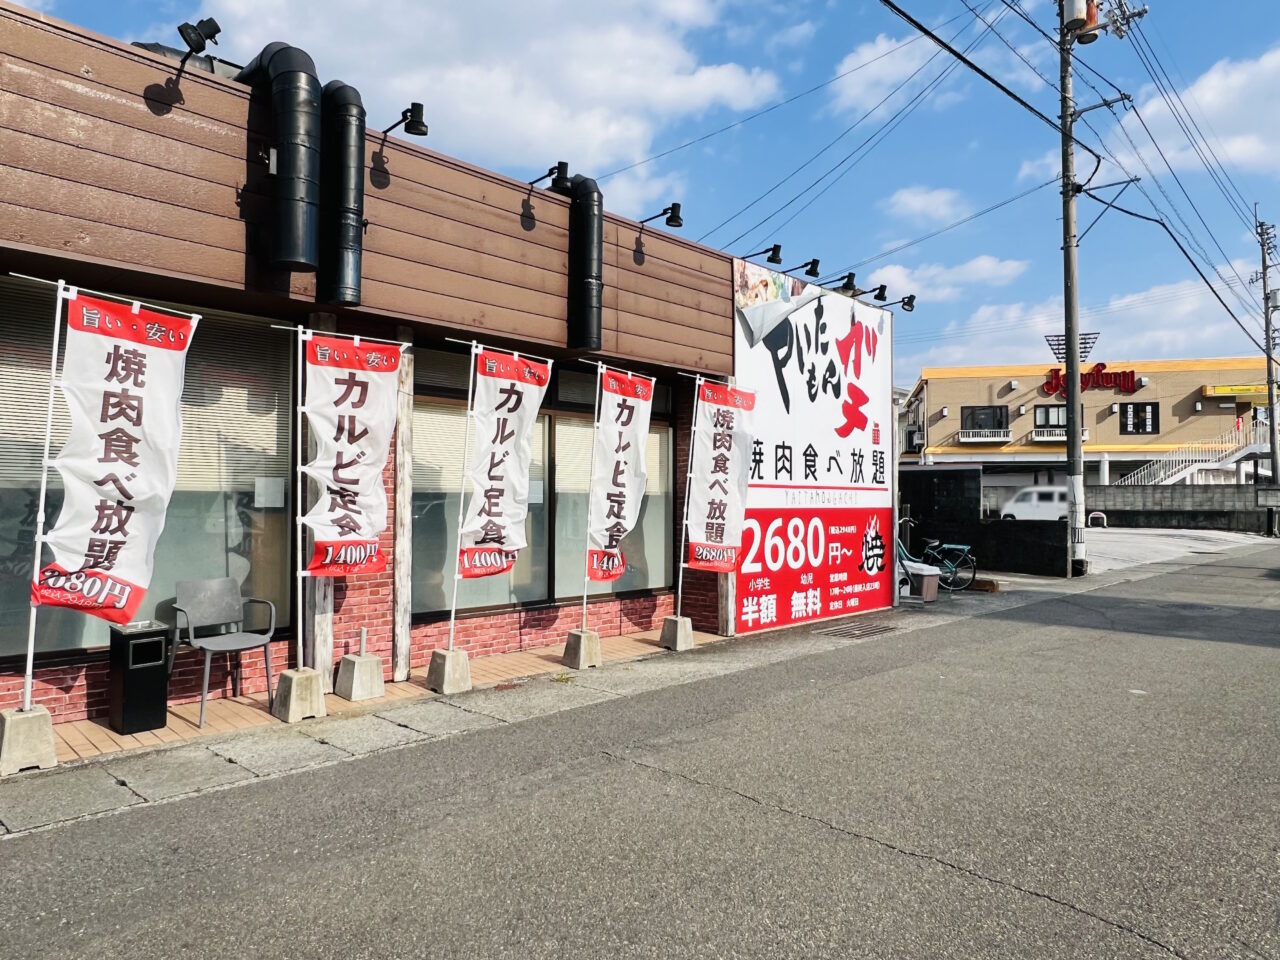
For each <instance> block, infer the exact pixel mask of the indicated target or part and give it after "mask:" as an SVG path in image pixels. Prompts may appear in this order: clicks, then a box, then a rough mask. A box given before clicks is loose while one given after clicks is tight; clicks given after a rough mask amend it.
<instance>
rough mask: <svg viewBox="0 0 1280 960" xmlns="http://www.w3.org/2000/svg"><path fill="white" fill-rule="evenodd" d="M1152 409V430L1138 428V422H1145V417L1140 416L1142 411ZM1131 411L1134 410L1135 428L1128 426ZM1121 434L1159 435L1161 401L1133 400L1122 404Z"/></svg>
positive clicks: (1124, 435)
mask: <svg viewBox="0 0 1280 960" xmlns="http://www.w3.org/2000/svg"><path fill="white" fill-rule="evenodd" d="M1148 409H1149V410H1150V411H1151V426H1152V429H1150V430H1142V429H1138V424H1139V423H1140V422H1144V421H1145V418H1144V417H1142V416H1140V411H1144V410H1148ZM1129 411H1132V412H1133V422H1134V427H1135V428H1134V429H1132V430H1130V429H1127V428H1126V423H1127V420H1128V416H1129ZM1119 417H1120V436H1122V437H1158V436H1159V435H1160V401H1158V400H1144V401H1141V402H1131V403H1122V404H1120V413H1119Z"/></svg>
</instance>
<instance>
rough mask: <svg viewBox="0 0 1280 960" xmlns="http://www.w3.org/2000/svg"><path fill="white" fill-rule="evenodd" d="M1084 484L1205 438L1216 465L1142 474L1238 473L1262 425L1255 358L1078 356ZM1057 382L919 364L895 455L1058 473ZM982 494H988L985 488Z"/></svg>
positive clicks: (1050, 370)
mask: <svg viewBox="0 0 1280 960" xmlns="http://www.w3.org/2000/svg"><path fill="white" fill-rule="evenodd" d="M1081 368H1082V373H1081V387H1082V391H1081V401H1082V406H1083V408H1084V420H1083V426H1084V431H1085V443H1084V454H1085V473H1086V477H1085V480H1086V483H1091V484H1097V483H1100V484H1108V483H1113V482H1116V481H1118V480H1121V479H1122V478H1124V477H1126V476H1128V475H1130V474H1133V473H1134V472H1135V471H1138V470H1141V469H1142V468H1143V467H1144V466H1146V465H1147V464H1150V463H1152V462H1153V461H1161V462H1163V461H1167V460H1168V459H1170V455H1174V456H1176V455H1177V454H1178V453H1179V452H1180V451H1182V450H1183V449H1185V448H1187V447H1188V445H1197V444H1203V442H1205V441H1210V442H1211V443H1212V444H1216V445H1217V448H1218V449H1221V450H1222V451H1223V455H1222V456H1221V457H1220V458H1218V460H1217V462H1216V463H1215V464H1212V465H1209V466H1208V467H1206V468H1202V469H1199V470H1193V471H1191V472H1190V473H1187V474H1186V475H1185V476H1177V477H1176V478H1175V477H1174V475H1173V473H1171V472H1170V471H1168V470H1154V469H1153V470H1148V471H1147V472H1146V473H1145V474H1143V475H1142V476H1144V477H1146V476H1150V477H1151V478H1152V479H1151V480H1150V481H1149V482H1175V480H1176V482H1197V481H1220V480H1230V481H1232V482H1234V481H1236V480H1244V479H1246V476H1249V477H1251V476H1252V471H1251V469H1250V467H1249V466H1248V465H1249V464H1250V463H1256V461H1257V457H1258V454H1259V453H1260V452H1261V450H1260V442H1261V443H1265V436H1262V434H1264V433H1265V429H1263V428H1261V427H1260V426H1255V422H1258V423H1260V420H1259V418H1258V417H1256V416H1255V408H1259V407H1260V408H1261V410H1260V412H1261V414H1262V416H1261V420H1265V417H1266V412H1265V411H1266V361H1265V360H1264V359H1263V358H1262V357H1256V358H1255V357H1226V358H1220V359H1206V360H1140V361H1123V362H1113V361H1105V362H1097V363H1084V364H1082V365H1081ZM1065 393H1066V383H1065V380H1064V379H1063V371H1062V367H1061V366H1051V365H1040V364H1026V365H1019V366H991V367H926V368H925V369H924V370H922V371H921V374H920V380H919V382H918V383H917V384H916V386H915V389H914V390H912V391H911V393H910V395H909V396H908V398H907V400H906V413H905V417H904V418H903V419H904V420H905V426H904V428H903V433H904V436H903V438H902V449H903V454H902V463H903V464H904V465H912V464H947V463H951V464H955V463H964V464H974V465H980V466H981V467H982V468H983V475H984V487H991V488H1016V487H1019V486H1030V485H1032V484H1037V483H1063V482H1065V468H1066V412H1067V408H1066V398H1065ZM988 499H989V500H994V499H996V498H995V497H989V498H988Z"/></svg>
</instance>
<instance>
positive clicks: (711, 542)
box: [686, 380, 756, 573]
mask: <svg viewBox="0 0 1280 960" xmlns="http://www.w3.org/2000/svg"><path fill="white" fill-rule="evenodd" d="M755 406H756V395H755V394H754V393H752V392H751V391H750V390H737V389H735V388H733V387H730V386H726V385H725V384H723V383H709V382H707V381H705V380H701V381H699V382H698V399H697V407H696V409H695V411H694V415H693V422H694V437H693V463H692V465H691V466H690V468H689V470H690V476H689V507H688V517H687V524H688V526H687V530H686V532H687V536H688V542H689V547H688V556H687V558H686V559H687V563H688V565H689V568H690V569H691V570H710V571H713V572H715V573H733V572H734V571H736V570H737V569H738V560H739V556H740V553H741V546H742V522H743V516H744V513H745V511H746V507H747V467H748V460H749V458H750V456H751V446H752V441H753V440H754V439H755V434H754V433H753V432H752V423H751V421H752V416H753V412H754V411H755Z"/></svg>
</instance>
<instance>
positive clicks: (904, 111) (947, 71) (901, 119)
mask: <svg viewBox="0 0 1280 960" xmlns="http://www.w3.org/2000/svg"><path fill="white" fill-rule="evenodd" d="M984 22H985V21H984ZM987 32H988V31H987V30H986V29H984V30H983V31H982V32H981V33H979V34H978V36H977V37H975V38H974V39H973V40H972V41H971V42H970V44H969V46H968V47H966V48H965V52H966V53H968V52H969V51H971V50H974V49H976V48H977V46H978V45H979V44H980V43H982V41H983V39H985V37H986V34H987ZM956 69H957V64H955V63H954V62H953V63H949V64H947V66H946V67H945V68H944V69H943V71H942V72H941V73H940V74H938V76H937V77H935V78H934V79H933V80H931V81H930V82H929V83H928V84H926V85H925V87H924V88H923V89H921V90H920V91H919V92H918V93H917V94H916V95H915V96H913V97H912V98H911V99H910V100H908V101H907V103H906V104H904V105H903V106H902V107H900V108H899V109H898V112H897V113H895V114H894V115H893V116H892V117H890V118H889V119H888V120H886V121H885V122H884V123H883V124H881V126H880V127H879V128H878V129H877V130H876V131H875V132H874V133H872V134H871V136H870V137H868V138H867V139H866V140H864V141H863V142H862V143H861V144H859V145H858V146H857V147H855V148H854V149H853V150H852V151H850V152H849V153H848V154H847V155H845V157H844V158H843V159H841V161H840V162H839V163H837V164H836V165H835V166H834V167H832V168H831V169H830V170H828V171H827V172H826V173H824V174H823V175H822V176H821V177H819V178H818V179H817V180H815V181H813V182H812V183H810V184H809V186H807V187H805V188H804V190H801V191H800V192H799V193H798V194H796V195H795V196H794V197H792V198H791V199H790V200H788V201H787V202H786V203H784V204H783V205H782V206H781V207H779V208H778V209H777V210H775V211H773V213H771V214H769V216H767V217H765V218H764V220H761V221H760V222H759V223H757V224H756V225H755V227H751V228H750V229H749V230H748V231H745V232H744V234H743V235H745V233H747V232H750V230H754V229H755V228H756V227H759V226H762V225H763V224H765V223H767V222H768V221H769V220H771V219H773V217H775V216H777V215H778V214H779V213H781V212H782V211H783V210H785V209H786V208H787V207H789V206H790V205H791V204H792V203H794V202H795V201H796V200H799V199H800V198H801V197H802V196H804V194H805V193H807V192H808V191H810V190H812V189H814V188H815V187H816V186H817V185H818V184H819V183H821V182H822V181H823V180H825V179H826V178H827V177H828V176H830V175H831V174H833V173H835V172H836V170H840V172H839V173H838V174H837V175H836V176H835V178H834V179H833V180H832V181H831V182H830V183H828V184H827V185H826V186H825V187H823V188H822V189H821V190H819V191H818V192H817V193H816V194H814V195H813V196H812V197H810V198H809V200H808V201H807V202H806V203H805V204H804V205H802V206H801V207H800V208H799V209H798V210H796V212H795V213H793V214H791V216H789V217H787V219H786V220H783V221H782V223H780V224H778V225H777V226H776V227H773V228H772V231H774V232H777V231H781V230H783V229H785V228H786V227H787V226H788V225H789V224H791V223H792V222H793V221H794V220H795V219H796V218H797V217H798V216H800V214H802V213H804V212H805V211H806V210H808V209H809V208H810V207H811V206H813V205H814V204H815V203H817V202H818V201H819V200H820V199H821V198H822V196H823V195H824V194H825V193H826V192H827V191H828V190H830V189H831V188H832V187H834V186H835V185H836V184H837V183H839V182H840V181H841V180H843V179H844V178H845V177H846V176H848V175H849V174H850V173H851V172H852V171H853V169H854V168H855V167H857V166H858V164H860V163H861V162H862V161H863V160H865V159H866V158H867V157H868V156H870V154H871V151H873V150H875V148H876V147H878V146H879V145H880V144H881V143H883V142H884V141H885V139H886V138H888V136H889V134H891V133H893V131H894V130H896V129H898V127H900V126H902V124H903V123H905V122H906V120H907V118H908V117H910V116H911V114H912V113H914V112H915V111H916V109H917V108H918V107H919V106H920V105H921V104H922V103H924V101H925V100H927V99H928V98H929V96H930V94H932V93H933V91H934V90H936V89H937V88H938V87H940V86H941V85H942V84H943V83H945V82H946V81H947V80H948V79H949V78H950V77H951V75H952V74H953V73H954V72H955V71H956ZM864 148H865V149H864ZM859 152H861V154H862V155H861V156H859V157H857V158H856V159H855V154H858V153H859ZM841 167H843V168H844V169H840V168H841ZM740 239H742V236H741V235H740V236H739V237H737V238H735V240H734V241H733V242H737V240H740Z"/></svg>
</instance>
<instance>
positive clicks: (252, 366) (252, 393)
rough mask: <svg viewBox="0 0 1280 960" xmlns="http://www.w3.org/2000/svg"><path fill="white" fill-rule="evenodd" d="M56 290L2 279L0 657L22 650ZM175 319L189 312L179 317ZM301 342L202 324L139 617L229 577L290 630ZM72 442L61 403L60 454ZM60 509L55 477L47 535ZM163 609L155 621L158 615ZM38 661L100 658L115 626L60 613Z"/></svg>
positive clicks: (259, 324)
mask: <svg viewBox="0 0 1280 960" xmlns="http://www.w3.org/2000/svg"><path fill="white" fill-rule="evenodd" d="M54 301H55V296H54V289H53V288H51V287H45V286H42V285H37V284H29V283H25V282H19V281H13V280H9V279H0V342H3V343H4V344H5V345H6V348H7V349H6V351H5V352H4V353H3V355H2V356H0V433H2V435H4V436H5V437H6V444H5V447H6V450H7V451H8V456H7V457H5V458H3V459H0V656H10V655H15V654H19V653H21V652H22V651H23V650H25V648H26V633H27V616H28V610H29V606H28V602H29V601H28V598H29V595H30V584H31V550H32V543H33V536H34V532H35V510H36V500H37V496H38V494H39V487H40V455H41V453H42V452H43V444H44V422H45V417H44V412H45V401H46V397H47V396H48V389H49V359H50V357H49V352H50V347H51V344H52V337H53V322H54V317H53V313H54ZM179 309H183V308H181V307H179ZM291 348H292V338H291V337H290V335H289V334H288V333H287V332H285V331H280V330H273V329H271V328H270V326H269V324H268V323H267V322H265V321H260V320H250V319H247V318H241V317H232V316H224V315H217V314H215V315H208V314H206V315H205V316H204V318H203V319H202V320H201V322H200V326H199V329H198V331H197V333H196V338H195V342H194V343H193V344H192V347H191V351H190V353H189V354H188V358H187V371H186V385H185V389H184V391H183V397H182V418H183V430H182V448H181V451H180V453H179V455H178V475H177V485H176V487H175V489H174V493H173V498H172V499H171V501H170V503H169V510H168V513H167V514H166V518H165V528H164V533H163V534H162V536H161V537H160V540H159V542H158V544H157V545H156V557H155V572H154V574H153V575H152V579H151V586H150V589H149V590H148V591H147V597H146V600H145V601H144V603H143V607H142V609H141V611H140V613H139V616H140V617H144V618H149V617H155V616H157V612H159V614H160V618H161V619H163V618H164V608H165V605H166V601H170V600H171V599H172V597H173V595H174V584H175V583H176V582H177V581H179V580H187V579H195V578H202V577H223V576H231V577H234V578H236V580H238V581H239V582H240V584H241V589H242V590H243V592H244V593H245V595H246V596H257V597H264V598H266V599H268V600H271V601H273V602H274V603H275V604H276V613H277V623H278V624H279V625H282V626H283V625H287V624H288V623H289V620H290V611H291V604H290V603H289V590H290V585H291V581H290V576H289V574H290V569H291V567H290V563H291V557H290V553H289V549H290V544H291V542H292V541H291V536H290V531H291V529H292V527H291V522H290V521H291V518H292V513H291V510H292V502H291V499H290V494H291V486H292V485H291V484H290V482H289V478H290V476H291V468H292V451H291V446H290V443H291V436H292V432H291V431H292V417H291V382H292V380H291V357H292V349H291ZM69 429H70V420H69V417H68V414H67V407H66V404H65V402H64V401H63V400H62V398H61V397H60V396H59V397H57V398H56V399H55V402H54V429H53V445H52V448H51V450H52V455H53V456H55V457H56V456H57V451H58V450H59V449H60V447H61V445H62V443H63V441H64V440H65V439H66V436H67V433H68V431H69ZM61 505H62V489H61V477H60V476H59V474H58V472H57V470H54V469H51V470H50V471H49V495H48V506H47V507H46V516H47V518H48V520H47V523H48V525H49V526H52V525H53V523H54V522H55V521H56V519H57V517H58V512H59V509H60V507H61ZM157 608H159V609H157ZM36 624H37V637H36V649H37V651H40V652H47V651H54V650H64V649H75V648H82V647H94V646H102V645H105V644H106V642H107V625H106V624H105V622H103V621H101V620H98V619H96V618H92V617H88V616H85V615H84V614H81V613H76V612H75V611H72V610H65V609H61V608H57V607H42V608H41V609H40V612H39V615H38V617H37V620H36Z"/></svg>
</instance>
